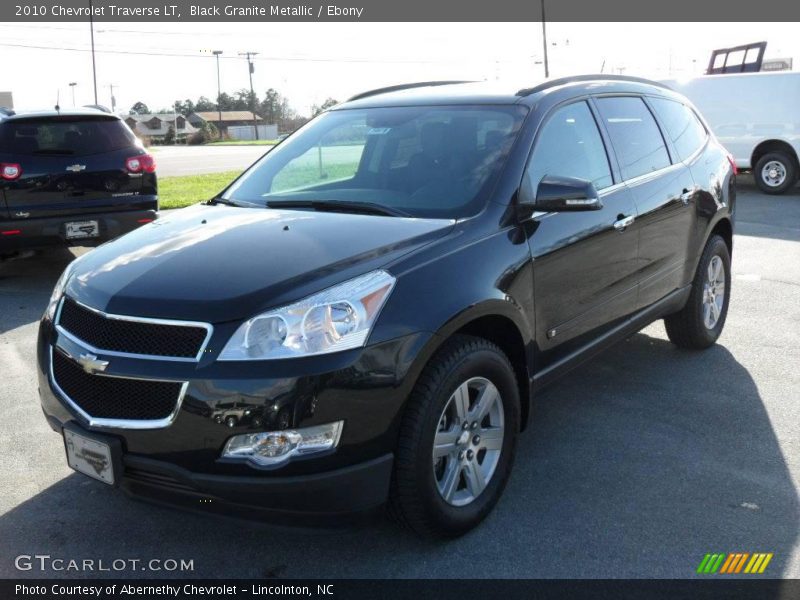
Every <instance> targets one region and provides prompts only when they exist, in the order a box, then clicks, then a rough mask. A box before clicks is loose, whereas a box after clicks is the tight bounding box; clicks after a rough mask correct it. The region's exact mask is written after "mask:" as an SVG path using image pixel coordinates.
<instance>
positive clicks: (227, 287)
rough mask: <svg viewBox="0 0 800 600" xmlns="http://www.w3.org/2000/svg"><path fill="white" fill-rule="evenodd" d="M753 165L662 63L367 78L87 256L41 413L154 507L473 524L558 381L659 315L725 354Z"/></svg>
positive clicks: (62, 288) (85, 462)
mask: <svg viewBox="0 0 800 600" xmlns="http://www.w3.org/2000/svg"><path fill="white" fill-rule="evenodd" d="M97 118H98V119H103V118H104V117H97ZM19 127H23V128H25V127H31V125H30V124H28V125H25V124H21V125H19ZM322 147H324V148H325V156H326V157H334V158H335V160H333V159H331V160H330V161H329V163H328V162H326V161H324V160H323V154H322V151H321V148H322ZM119 152H122V153H124V152H125V150H124V149H123V150H120V151H119ZM120 156H121V155H120ZM48 158H49V159H50V160H55V159H53V157H48ZM117 158H118V159H119V160H118V162H119V161H123V162H124V160H126V158H120V157H117ZM58 160H60V159H58ZM120 164H122V163H120ZM149 164H150V163H149V162H148V163H147V165H142V164H139V163H136V164H132V165H130V168H131V169H132V170H133V171H134V173H135V174H137V176H136V177H135V178H134V179H131V180H128V179H125V180H124V181H121V184H125V185H142V183H141V182H142V179H143V177H144V180H145V181H146V180H147V175H146V172H147V171H148V165H149ZM22 169H23V171H24V166H23V167H22ZM142 171H144V172H145V175H144V176H142V174H141V172H142ZM735 176H736V164H735V161H734V159H733V158H732V157H731V156H730V155H729V154H728V152H727V151H726V150H724V149H723V147H722V146H721V145H720V144H719V142H718V141H717V139H716V138H715V136H714V134H713V133H712V132H711V130H710V129H709V127H708V125H707V124H706V122H705V121H704V119H703V117H702V115H701V114H700V113H699V112H698V111H697V109H696V108H695V107H694V106H693V105H692V104H691V103H690V102H689V101H688V100H687V99H686V98H685V97H684V96H682V95H680V94H678V93H676V92H674V91H672V90H670V89H669V88H667V87H666V86H664V85H662V84H659V83H654V82H651V81H647V80H643V79H637V78H633V77H625V76H613V75H611V76H610V75H597V76H576V77H572V78H566V79H557V80H549V81H546V82H545V83H542V84H540V85H537V86H535V87H530V88H525V89H518V88H513V89H512V88H505V87H503V86H502V85H501V84H499V83H497V82H494V83H486V82H479V83H461V82H438V83H427V84H414V85H406V86H395V87H393V88H386V89H380V90H373V91H371V92H365V93H362V94H359V95H357V96H354V97H353V98H350V100H348V101H347V102H344V103H342V104H339V105H337V106H336V107H335V108H333V109H332V110H328V111H327V112H324V113H323V114H321V115H320V116H319V117H317V118H315V119H313V120H312V121H310V123H309V124H307V125H306V126H304V127H302V128H300V129H299V130H298V131H296V132H295V133H293V134H292V135H290V136H289V137H288V138H287V139H285V140H283V141H282V142H280V143H279V144H278V145H277V146H276V147H275V148H274V149H273V150H271V151H270V152H269V153H267V154H265V155H264V156H263V157H262V158H261V159H259V160H258V161H257V162H256V163H255V164H253V165H252V166H251V167H250V168H249V169H247V170H246V171H245V172H244V173H243V174H241V175H240V176H239V177H238V178H236V179H235V180H234V181H233V182H232V183H231V184H230V185H229V186H228V187H226V188H225V189H224V190H223V191H222V192H221V193H219V194H218V195H217V196H216V197H214V198H213V199H211V200H209V201H207V202H203V203H201V204H196V205H194V206H192V207H190V208H187V209H184V210H180V211H172V212H171V213H170V214H169V215H164V216H162V217H161V218H159V219H156V220H154V221H153V222H150V223H147V224H144V225H142V226H139V227H138V228H136V229H135V230H133V231H132V232H131V233H128V234H127V235H124V236H122V237H119V238H117V239H115V240H113V241H111V242H108V243H105V244H103V245H101V246H99V247H97V248H96V249H94V250H92V251H91V252H89V253H87V254H84V255H83V256H81V257H79V258H78V259H76V260H75V261H73V262H72V263H71V264H70V265H69V266H68V267H67V269H66V271H65V272H64V273H63V275H62V276H61V278H60V280H59V281H58V283H57V285H56V287H55V290H54V291H53V294H52V297H51V298H50V301H49V306H48V307H47V309H46V312H45V314H44V316H43V317H42V320H41V325H40V329H39V338H38V350H37V353H38V377H39V388H40V393H41V403H42V408H43V409H44V414H45V417H46V418H47V421H48V422H49V424H50V426H51V427H52V428H53V430H55V431H57V432H59V434H62V435H63V437H64V444H65V447H66V456H67V461H68V462H69V464H70V465H71V466H72V467H73V468H74V469H76V470H77V471H80V472H82V473H84V474H86V475H88V476H90V477H93V478H95V479H99V480H101V481H103V482H105V483H107V484H110V485H113V486H117V487H119V488H121V489H122V490H124V491H125V492H126V493H128V494H131V495H133V496H136V497H140V498H144V499H150V500H155V501H158V502H163V503H168V504H172V505H175V506H180V507H186V508H191V509H195V510H207V511H215V512H224V513H232V514H243V515H246V516H248V517H250V518H262V519H264V520H268V521H274V522H278V523H286V524H292V523H298V522H299V523H302V524H315V523H320V524H321V523H324V522H326V521H329V520H331V519H334V520H340V519H344V518H345V517H347V518H351V517H360V516H364V515H367V514H371V513H374V512H376V511H377V510H378V509H381V508H382V507H384V506H386V505H388V510H389V512H390V514H392V515H393V516H394V517H396V519H397V520H398V521H399V522H400V523H401V524H403V525H405V526H407V527H409V528H411V529H412V530H414V531H416V532H418V533H419V534H421V535H424V536H432V537H439V538H447V537H454V536H458V535H461V534H463V533H465V532H467V531H469V530H470V529H471V528H473V527H475V526H476V525H478V524H479V523H480V522H481V520H482V519H483V518H484V517H486V515H487V514H488V513H489V512H490V511H491V510H492V508H493V507H494V506H495V505H496V504H497V502H498V500H500V498H501V495H502V493H503V489H504V487H505V486H506V483H507V481H508V480H509V476H510V475H511V472H512V467H513V463H514V456H515V452H516V450H517V441H518V438H519V436H520V434H522V433H523V432H524V430H525V428H526V425H527V424H528V421H529V412H530V403H531V398H532V397H533V395H534V392H538V391H539V390H540V389H542V387H543V386H545V385H546V384H547V383H549V382H551V381H553V380H554V379H555V378H557V377H558V376H559V375H562V374H564V373H566V372H567V371H569V370H570V368H572V367H574V366H575V365H577V364H578V363H580V362H581V361H583V360H584V359H586V358H587V357H588V356H590V355H593V354H595V353H597V352H598V351H600V350H602V349H604V348H606V347H607V346H609V345H610V344H612V343H614V342H616V341H619V340H622V339H624V338H626V337H627V336H630V335H631V334H632V333H634V332H636V331H638V330H639V329H641V328H643V327H644V326H646V325H648V324H649V323H651V322H653V321H655V320H658V319H664V321H665V324H666V330H667V335H668V337H669V339H670V340H671V341H672V342H673V343H674V344H676V345H678V346H680V347H684V348H695V349H701V348H707V347H709V346H711V345H713V344H714V343H715V341H716V340H717V338H718V337H719V335H720V333H721V331H722V328H723V327H724V325H725V319H726V315H727V311H728V303H729V294H730V283H731V255H732V240H733V224H734V214H735V206H736V195H735ZM22 179H24V173H23V178H21V179H20V180H22ZM12 183H13V182H12ZM20 185H22V184H20ZM11 194H12V197H13V194H14V192H13V191H12V192H11ZM141 209H142V210H143V211H145V212H144V213H142V214H144V215H145V217H146V218H149V217H148V216H147V215H149V213H147V210H148V209H149V207H147V206H145V205H144V204H143V205H142V206H141ZM198 498H209V499H212V500H213V502H207V503H198Z"/></svg>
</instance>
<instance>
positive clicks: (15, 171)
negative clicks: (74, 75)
mask: <svg viewBox="0 0 800 600" xmlns="http://www.w3.org/2000/svg"><path fill="white" fill-rule="evenodd" d="M157 210H158V196H157V192H156V174H155V162H154V161H153V158H152V157H151V156H150V155H148V154H147V153H146V152H145V151H144V149H143V148H142V146H141V145H140V144H139V142H138V141H137V139H136V137H135V136H134V135H133V133H132V132H131V130H130V129H129V128H128V126H127V125H126V124H125V122H124V121H122V119H120V118H119V117H117V116H116V115H112V114H108V113H106V112H104V111H102V110H99V109H94V108H82V109H70V110H51V111H43V112H28V113H19V114H16V113H14V112H13V111H9V110H7V109H0V255H5V254H11V253H13V252H14V251H17V250H20V249H27V248H36V247H40V246H50V245H68V244H80V245H87V244H95V243H97V242H99V241H103V240H108V239H111V238H114V237H117V236H118V235H121V234H123V233H126V232H128V231H130V230H132V229H135V228H137V227H141V226H142V225H143V224H145V223H149V222H150V221H152V220H154V219H155V218H156V211H157Z"/></svg>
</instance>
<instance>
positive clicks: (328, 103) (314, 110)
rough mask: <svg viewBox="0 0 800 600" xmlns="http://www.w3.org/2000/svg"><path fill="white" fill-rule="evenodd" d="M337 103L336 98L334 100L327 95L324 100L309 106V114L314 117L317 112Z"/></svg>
mask: <svg viewBox="0 0 800 600" xmlns="http://www.w3.org/2000/svg"><path fill="white" fill-rule="evenodd" d="M337 104H339V101H338V100H334V99H333V98H330V97H328V98H327V99H326V100H325V102H323V103H322V104H320V105H319V106H317V105H316V104H315V105H314V106H312V107H311V116H312V118H313V117H316V116H317V115H318V114H320V113H323V112H325V111H326V110H328V109H329V108H331V107H333V106H336V105H337Z"/></svg>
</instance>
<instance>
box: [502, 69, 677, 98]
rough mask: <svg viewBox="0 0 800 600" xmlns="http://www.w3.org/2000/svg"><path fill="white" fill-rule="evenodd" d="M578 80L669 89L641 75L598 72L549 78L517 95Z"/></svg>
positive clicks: (520, 91) (527, 94)
mask: <svg viewBox="0 0 800 600" xmlns="http://www.w3.org/2000/svg"><path fill="white" fill-rule="evenodd" d="M580 81H629V82H631V83H646V84H648V85H653V86H656V87H660V88H664V89H667V90H668V89H669V87H668V86H666V85H664V84H663V83H659V82H658V81H652V80H650V79H645V78H643V77H631V76H629V75H605V74H603V73H599V74H597V75H573V76H572V77H561V78H559V79H550V80H549V81H544V82H542V83H540V84H539V85H535V86H533V87H530V88H523V89H521V90H519V91H518V92H517V96H530V95H531V94H535V93H536V92H541V91H543V90H546V89H549V88H551V87H556V86H558V85H566V84H567V83H577V82H580Z"/></svg>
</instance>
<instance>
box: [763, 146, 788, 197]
mask: <svg viewBox="0 0 800 600" xmlns="http://www.w3.org/2000/svg"><path fill="white" fill-rule="evenodd" d="M753 178H754V179H755V181H756V185H757V186H758V188H759V189H760V190H761V191H762V192H764V193H765V194H783V193H784V192H785V191H786V190H788V189H789V188H791V187H793V186H794V184H795V183H797V162H796V161H795V160H794V158H792V157H791V156H789V155H788V154H786V153H785V152H768V153H767V154H765V155H764V156H762V157H761V158H759V159H758V162H756V165H755V167H754V168H753Z"/></svg>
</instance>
